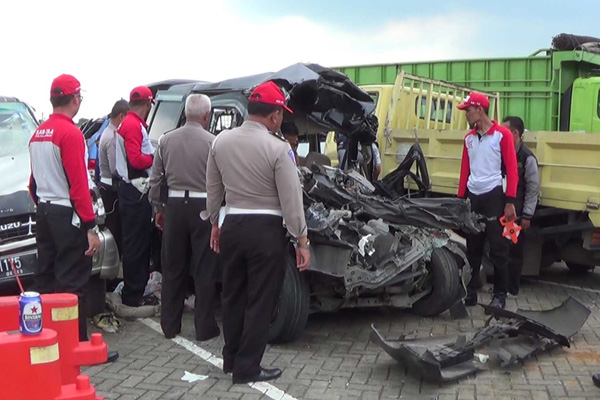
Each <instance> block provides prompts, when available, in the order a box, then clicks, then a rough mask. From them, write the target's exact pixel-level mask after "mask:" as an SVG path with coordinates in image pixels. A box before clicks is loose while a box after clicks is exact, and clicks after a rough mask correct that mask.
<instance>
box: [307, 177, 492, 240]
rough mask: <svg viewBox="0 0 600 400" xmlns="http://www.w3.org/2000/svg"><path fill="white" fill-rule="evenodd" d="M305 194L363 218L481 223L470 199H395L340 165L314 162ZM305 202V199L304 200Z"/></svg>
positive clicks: (463, 226)
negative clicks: (338, 166)
mask: <svg viewBox="0 0 600 400" xmlns="http://www.w3.org/2000/svg"><path fill="white" fill-rule="evenodd" d="M302 171H303V181H304V191H305V195H306V196H307V197H308V198H309V199H313V201H319V202H322V203H324V204H326V205H327V206H329V207H333V208H336V209H348V210H350V211H352V212H353V213H354V214H356V215H357V216H358V217H359V218H361V219H364V220H371V219H382V220H383V221H385V222H387V223H391V224H397V225H411V226H416V227H421V228H435V229H458V230H462V231H465V232H467V233H477V232H479V231H480V230H481V224H480V223H479V222H478V221H477V215H476V214H474V213H472V212H471V204H470V202H469V201H467V200H463V199H456V198H415V199H409V198H403V197H401V198H396V199H391V198H387V197H384V196H381V195H377V194H375V188H374V187H373V186H372V185H371V184H370V182H368V181H367V180H366V179H364V177H362V176H360V175H358V174H355V173H350V174H348V173H345V172H343V171H341V170H340V169H337V168H330V167H323V166H318V165H313V166H312V170H310V171H309V170H307V169H303V170H302ZM305 203H306V202H305Z"/></svg>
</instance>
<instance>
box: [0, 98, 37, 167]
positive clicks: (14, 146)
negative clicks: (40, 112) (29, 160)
mask: <svg viewBox="0 0 600 400" xmlns="http://www.w3.org/2000/svg"><path fill="white" fill-rule="evenodd" d="M36 127H37V124H36V122H35V120H34V119H33V117H32V116H31V114H30V113H29V110H28V109H27V106H25V104H22V103H1V104H0V157H7V156H15V155H17V154H22V153H27V152H28V151H29V139H30V137H31V135H32V134H33V131H35V129H36Z"/></svg>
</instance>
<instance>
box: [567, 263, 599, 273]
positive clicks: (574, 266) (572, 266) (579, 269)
mask: <svg viewBox="0 0 600 400" xmlns="http://www.w3.org/2000/svg"><path fill="white" fill-rule="evenodd" d="M566 264H567V267H569V271H571V272H572V273H573V274H585V273H586V272H590V271H592V270H593V269H594V266H593V265H586V264H578V263H574V262H568V263H566Z"/></svg>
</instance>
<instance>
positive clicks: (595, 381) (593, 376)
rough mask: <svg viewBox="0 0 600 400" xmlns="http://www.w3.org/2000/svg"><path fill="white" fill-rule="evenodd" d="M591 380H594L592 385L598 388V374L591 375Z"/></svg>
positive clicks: (599, 383) (599, 375)
mask: <svg viewBox="0 0 600 400" xmlns="http://www.w3.org/2000/svg"><path fill="white" fill-rule="evenodd" d="M592 381H594V385H596V387H599V388H600V374H594V375H592Z"/></svg>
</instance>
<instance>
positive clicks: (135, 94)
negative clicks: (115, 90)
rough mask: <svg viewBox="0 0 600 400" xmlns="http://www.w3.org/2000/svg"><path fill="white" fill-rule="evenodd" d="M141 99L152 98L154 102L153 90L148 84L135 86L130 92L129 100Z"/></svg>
mask: <svg viewBox="0 0 600 400" xmlns="http://www.w3.org/2000/svg"><path fill="white" fill-rule="evenodd" d="M141 100H150V101H152V102H154V96H153V95H152V91H151V90H150V89H149V88H147V87H146V86H138V87H135V88H133V90H132V91H131V93H129V101H141Z"/></svg>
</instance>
